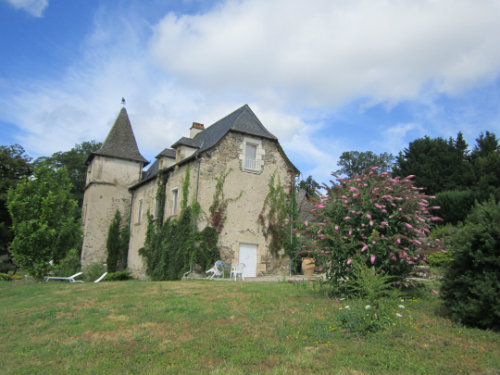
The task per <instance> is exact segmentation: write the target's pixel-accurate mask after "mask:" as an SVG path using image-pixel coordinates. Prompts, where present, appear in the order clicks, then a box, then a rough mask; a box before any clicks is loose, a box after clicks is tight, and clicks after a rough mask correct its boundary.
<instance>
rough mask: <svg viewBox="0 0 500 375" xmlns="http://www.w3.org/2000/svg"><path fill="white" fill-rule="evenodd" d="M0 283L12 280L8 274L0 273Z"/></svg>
mask: <svg viewBox="0 0 500 375" xmlns="http://www.w3.org/2000/svg"><path fill="white" fill-rule="evenodd" d="M0 281H12V279H11V278H10V276H9V275H8V274H6V273H0Z"/></svg>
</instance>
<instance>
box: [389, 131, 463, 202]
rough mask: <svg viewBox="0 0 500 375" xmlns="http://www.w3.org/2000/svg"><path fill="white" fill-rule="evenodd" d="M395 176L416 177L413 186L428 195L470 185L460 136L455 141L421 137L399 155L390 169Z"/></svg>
mask: <svg viewBox="0 0 500 375" xmlns="http://www.w3.org/2000/svg"><path fill="white" fill-rule="evenodd" d="M393 174H394V175H396V176H401V177H405V176H409V175H415V176H416V177H415V185H416V186H419V187H423V188H425V189H426V193H427V194H431V195H435V194H437V193H439V192H441V191H446V190H457V189H461V188H463V187H466V186H467V185H468V184H470V182H471V178H472V176H471V173H470V167H469V166H468V163H467V144H466V143H465V141H464V140H463V136H462V134H461V133H459V134H458V136H457V140H455V139H453V138H450V139H449V140H445V139H444V138H441V137H438V138H430V137H427V136H426V137H424V138H419V139H416V140H415V141H413V142H411V143H410V145H409V147H408V148H406V149H404V150H403V151H402V152H400V153H399V155H398V157H397V158H396V165H395V167H394V170H393Z"/></svg>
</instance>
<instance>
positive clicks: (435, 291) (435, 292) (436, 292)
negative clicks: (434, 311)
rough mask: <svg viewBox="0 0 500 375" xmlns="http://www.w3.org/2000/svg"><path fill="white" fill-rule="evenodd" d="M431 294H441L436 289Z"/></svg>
mask: <svg viewBox="0 0 500 375" xmlns="http://www.w3.org/2000/svg"><path fill="white" fill-rule="evenodd" d="M431 293H434V294H436V295H437V294H439V292H438V291H437V290H435V289H431Z"/></svg>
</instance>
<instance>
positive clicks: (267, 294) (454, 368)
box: [0, 280, 500, 375]
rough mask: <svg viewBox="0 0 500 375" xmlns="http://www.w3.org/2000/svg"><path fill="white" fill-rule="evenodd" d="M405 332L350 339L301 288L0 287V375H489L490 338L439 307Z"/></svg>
mask: <svg viewBox="0 0 500 375" xmlns="http://www.w3.org/2000/svg"><path fill="white" fill-rule="evenodd" d="M405 305H406V309H405V314H411V316H412V319H413V320H412V321H411V324H407V325H404V326H402V327H397V329H390V330H386V331H380V332H378V333H375V334H371V335H368V336H366V337H352V336H349V335H347V334H346V332H343V331H342V330H341V329H335V328H334V326H335V324H334V323H335V321H336V317H337V316H338V314H339V312H340V311H341V310H339V309H340V308H341V307H342V306H345V302H344V303H342V302H340V301H336V300H332V299H328V298H326V297H323V296H322V295H321V294H320V293H318V292H317V291H315V290H314V288H313V287H312V285H311V284H288V283H285V282H277V283H257V282H255V283H242V282H236V283H235V282H206V281H198V282H196V281H192V282H140V281H124V282H107V283H106V282H103V283H100V284H97V285H95V284H92V283H84V284H68V283H63V282H49V283H35V282H30V281H25V280H20V281H13V282H2V283H0V337H1V341H0V353H1V355H0V373H1V374H74V373H78V374H100V373H105V374H179V373H181V374H189V373H207V374H249V373H268V374H311V373H315V374H358V375H359V374H382V373H383V374H497V373H498V371H499V370H500V334H498V333H493V332H490V331H482V330H478V329H471V328H464V327H462V326H458V325H454V324H452V323H451V322H450V321H449V320H447V319H446V318H443V317H441V316H440V315H439V313H438V312H439V300H438V298H437V297H436V296H435V295H433V294H431V293H429V292H426V293H419V294H418V295H417V296H416V298H413V299H412V300H407V301H405Z"/></svg>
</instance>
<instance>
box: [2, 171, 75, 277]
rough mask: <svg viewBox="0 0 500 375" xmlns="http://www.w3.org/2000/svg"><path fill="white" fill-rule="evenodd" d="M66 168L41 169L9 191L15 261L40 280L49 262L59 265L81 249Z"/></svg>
mask: <svg viewBox="0 0 500 375" xmlns="http://www.w3.org/2000/svg"><path fill="white" fill-rule="evenodd" d="M70 190H71V183H70V180H69V177H68V173H67V171H66V169H65V168H60V169H58V170H57V171H55V172H54V171H53V170H52V169H51V168H49V167H47V166H45V165H42V166H39V167H38V168H36V169H35V171H34V176H33V177H32V179H31V180H28V181H21V182H19V183H18V184H17V186H16V188H15V189H10V190H9V193H8V199H7V207H8V209H9V213H10V216H11V218H12V229H13V233H14V240H13V241H12V244H11V247H10V250H11V253H12V257H13V259H14V261H15V262H16V263H17V264H18V265H19V266H21V267H24V268H26V270H27V271H28V272H29V273H30V274H31V275H32V276H34V277H35V278H36V279H41V278H43V277H44V276H45V275H47V272H48V271H49V267H50V265H49V261H51V260H52V261H54V262H55V263H56V264H58V263H59V262H60V261H61V260H62V259H63V258H64V257H65V255H66V252H67V251H68V250H69V249H72V248H80V247H81V230H80V222H79V220H77V219H75V210H76V205H77V203H76V201H75V200H74V199H71V193H70Z"/></svg>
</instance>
